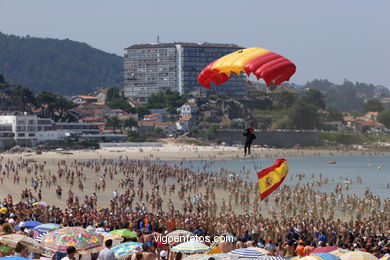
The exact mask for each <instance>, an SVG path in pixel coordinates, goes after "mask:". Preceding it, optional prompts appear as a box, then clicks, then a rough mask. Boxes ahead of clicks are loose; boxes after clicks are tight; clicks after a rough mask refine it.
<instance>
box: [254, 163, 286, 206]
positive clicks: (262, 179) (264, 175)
mask: <svg viewBox="0 0 390 260" xmlns="http://www.w3.org/2000/svg"><path fill="white" fill-rule="evenodd" d="M287 173H288V166H287V162H286V160H285V159H278V160H276V162H275V164H274V165H273V166H271V167H268V168H266V169H264V170H262V171H261V172H258V173H257V177H258V178H259V191H260V199H261V200H264V199H265V198H267V197H268V195H270V194H271V193H272V192H273V191H274V190H276V189H277V188H278V187H279V185H280V184H281V183H282V182H283V181H284V179H285V178H286V176H287Z"/></svg>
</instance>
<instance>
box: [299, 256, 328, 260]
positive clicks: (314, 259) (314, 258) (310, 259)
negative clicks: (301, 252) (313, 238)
mask: <svg viewBox="0 0 390 260" xmlns="http://www.w3.org/2000/svg"><path fill="white" fill-rule="evenodd" d="M300 260H324V259H322V258H321V257H318V256H312V255H309V256H305V257H302V258H300Z"/></svg>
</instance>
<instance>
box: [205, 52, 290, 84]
mask: <svg viewBox="0 0 390 260" xmlns="http://www.w3.org/2000/svg"><path fill="white" fill-rule="evenodd" d="M295 70H296V67H295V64H294V63H292V62H291V61H290V60H288V59H286V58H284V57H283V56H281V55H279V54H276V53H274V52H271V51H269V50H266V49H263V48H248V49H242V50H238V51H235V52H233V53H230V54H228V55H225V56H223V57H221V58H219V59H217V60H215V61H213V62H212V63H210V64H209V65H208V66H207V67H206V68H204V69H203V70H202V72H201V73H200V74H199V76H198V82H199V83H200V84H201V85H203V86H205V87H206V88H210V85H211V82H212V83H214V84H215V85H217V86H218V85H221V84H222V83H224V82H226V81H227V80H229V78H230V76H231V73H234V74H236V75H239V74H240V73H241V72H243V71H245V72H246V74H247V75H248V76H249V75H250V74H251V73H253V74H254V75H255V76H256V77H257V79H258V80H259V79H260V78H263V79H264V81H265V83H266V84H267V87H269V86H270V85H271V84H275V85H279V84H281V83H282V82H284V81H288V80H289V79H290V77H291V76H292V75H294V73H295Z"/></svg>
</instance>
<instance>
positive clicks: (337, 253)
mask: <svg viewBox="0 0 390 260" xmlns="http://www.w3.org/2000/svg"><path fill="white" fill-rule="evenodd" d="M348 252H351V251H350V250H348V249H343V248H337V249H336V250H333V251H332V252H329V254H332V255H335V256H337V257H340V256H342V255H343V254H345V253H348Z"/></svg>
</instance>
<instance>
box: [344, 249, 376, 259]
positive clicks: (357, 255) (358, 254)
mask: <svg viewBox="0 0 390 260" xmlns="http://www.w3.org/2000/svg"><path fill="white" fill-rule="evenodd" d="M340 259H342V260H378V258H376V257H375V256H374V255H373V254H370V253H367V252H363V251H350V252H348V253H345V254H343V255H342V256H340Z"/></svg>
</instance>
